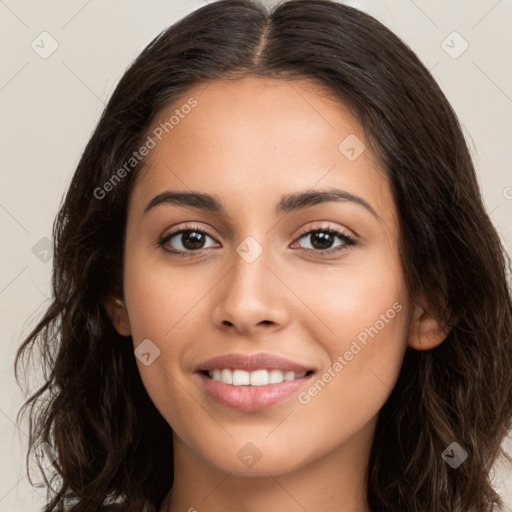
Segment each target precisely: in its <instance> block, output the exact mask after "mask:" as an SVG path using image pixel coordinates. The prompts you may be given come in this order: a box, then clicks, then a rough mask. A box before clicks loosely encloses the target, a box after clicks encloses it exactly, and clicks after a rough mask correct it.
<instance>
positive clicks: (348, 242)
mask: <svg viewBox="0 0 512 512" xmlns="http://www.w3.org/2000/svg"><path fill="white" fill-rule="evenodd" d="M189 231H193V232H195V233H201V234H204V235H208V236H209V237H210V238H212V239H214V240H215V237H214V236H213V235H212V234H211V233H209V232H208V231H207V230H205V229H204V228H199V227H198V226H194V225H191V224H186V225H185V227H181V228H178V229H175V230H174V231H171V232H170V233H168V234H167V235H165V236H164V237H163V238H161V239H160V240H159V242H158V246H159V247H161V248H162V249H163V250H164V251H166V252H168V253H171V254H173V255H176V256H180V257H183V258H188V257H192V256H193V255H194V254H197V253H201V252H202V251H204V250H206V249H197V250H195V251H193V250H187V251H182V250H176V249H167V248H165V244H166V243H167V242H168V241H169V240H171V239H172V238H173V237H175V236H176V235H180V234H182V233H187V232H189ZM318 232H321V233H330V234H333V235H336V236H337V237H339V238H340V239H341V240H342V241H343V242H344V244H342V245H339V246H337V247H334V248H331V249H319V250H315V249H303V250H304V251H306V252H314V253H316V254H321V255H323V256H329V255H332V254H335V253H338V252H340V251H342V250H346V249H347V248H350V247H354V246H356V245H357V242H356V240H355V239H354V238H352V237H351V236H349V235H347V234H346V233H344V232H343V231H340V230H338V229H335V228H333V227H331V226H320V227H316V228H314V229H307V230H303V231H301V232H300V233H299V235H298V236H297V238H296V239H295V242H297V241H299V240H300V239H301V238H304V237H305V236H306V235H311V234H312V233H318ZM295 242H294V243H295Z"/></svg>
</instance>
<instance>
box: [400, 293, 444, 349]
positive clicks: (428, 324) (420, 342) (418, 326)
mask: <svg viewBox="0 0 512 512" xmlns="http://www.w3.org/2000/svg"><path fill="white" fill-rule="evenodd" d="M429 309H430V308H429ZM445 311H446V310H445ZM450 330H451V327H449V326H448V325H447V324H446V322H443V320H442V319H441V320H439V319H436V318H434V317H433V316H432V315H431V314H430V313H428V312H427V310H426V309H425V308H424V307H423V306H421V305H420V304H417V303H416V304H414V310H413V313H412V318H411V323H410V327H409V340H408V343H407V344H408V345H409V346H410V347H411V348H414V349H416V350H430V349H432V348H434V347H437V346H438V345H440V344H441V343H442V342H443V341H444V340H445V339H446V337H447V336H448V334H449V333H450Z"/></svg>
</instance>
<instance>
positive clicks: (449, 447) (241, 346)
mask: <svg viewBox="0 0 512 512" xmlns="http://www.w3.org/2000/svg"><path fill="white" fill-rule="evenodd" d="M54 240H55V248H54V253H55V257H54V269H53V291H54V299H53V302H52V304H51V306H50V307H49V309H48V311H47V312H46V314H45V316H44V317H43V319H42V320H41V321H40V323H39V324H38V325H37V326H36V328H35V329H34V331H33V332H32V333H31V334H30V335H29V337H28V338H27V339H26V340H25V342H24V343H23V345H22V347H21V348H20V349H19V352H18V354H17V359H19V358H20V357H21V356H22V355H23V354H25V353H27V352H29V351H30V350H32V348H33V347H35V346H36V344H38V345H39V347H40V349H41V350H42V351H43V355H44V363H45V365H46V367H47V369H48V370H50V371H49V373H48V380H47V382H46V384H45V386H44V387H42V388H41V389H40V390H38V391H37V392H36V393H35V394H34V395H33V396H32V397H31V398H30V399H29V400H28V401H27V404H26V406H28V405H29V404H31V405H32V408H31V415H32V417H33V428H32V429H31V431H30V435H31V444H30V449H34V448H36V447H37V446H39V445H40V443H41V442H45V443H47V445H45V446H48V447H50V448H51V450H52V453H54V454H55V456H56V459H55V461H54V462H53V468H54V471H55V474H56V475H58V476H59V477H60V479H61V480H62V484H61V485H60V487H59V488H58V492H57V493H55V495H54V496H49V498H50V499H49V503H48V506H47V508H46V510H48V511H51V512H53V511H59V510H65V507H66V506H69V505H72V507H73V508H72V510H74V511H77V512H81V511H90V510H114V508H112V507H117V508H116V509H119V510H126V511H140V510H141V509H143V508H145V510H158V511H160V512H175V511H178V510H190V511H192V510H198V511H201V510H208V511H210V512H214V511H219V510H247V511H259V510H274V509H275V510H277V509H279V510H284V511H292V510H294V511H295V510H322V511H341V510H343V511H344V512H355V511H358V512H360V511H365V512H367V511H372V512H376V511H389V512H391V511H404V510H407V511H436V512H444V511H446V512H448V511H450V512H454V511H462V510H464V511H494V510H500V508H499V507H500V505H502V503H501V500H500V498H499V496H498V495H497V493H496V492H495V491H494V490H493V488H492V485H491V482H490V476H489V475H490V470H491V468H492V465H493V463H494V462H495V461H496V460H497V458H498V456H499V455H500V454H501V449H500V445H501V441H502V440H503V439H504V436H505V435H506V432H507V429H508V427H509V426H510V420H511V417H512V372H511V361H512V357H511V355H512V343H511V339H510V333H511V328H512V305H511V297H510V289H509V287H508V284H507V275H506V272H507V267H506V263H507V256H506V254H505V251H504V250H503V247H502V245H501V243H500V240H499V237H498V235H497V234H496V231H495V229H494V227H493V226H492V223H491V221H490V219H489V217H488V215H487V213H486V211H485V208H484V206H483V204H482V200H481V196H480V192H479V188H478V184H477V180H476V176H475V170H474V167H473V164H472V161H471V158H470V155H469V152H468V149H467V146H466V143H465V141H464V137H463V134H462V132H461V128H460V126H459V123H458V121H457V117H456V115H455V113H454V112H453V110H452V108H451V107H450V105H449V103H448V101H447V100H446V97H445V96H444V94H443V93H442V91H441V90H440V88H439V87H438V85H437V84H436V82H435V80H434V79H433V78H432V76H431V75H430V74H429V72H428V71H427V70H426V69H425V67H424V66H423V65H422V64H421V63H420V61H419V59H418V58H417V57H416V56H415V55H414V53H413V52H412V51H411V50H410V49H409V48H408V47H407V46H406V45H405V44H404V43H403V42H402V41H400V40H399V39H398V38H397V37H396V36H395V35H394V34H392V33H391V32H390V31H389V30H388V29H386V28H385V27H384V26H383V25H382V24H380V23H379V22H378V21H376V20H375V19H373V18H372V17H370V16H368V15H366V14H364V13H362V12H359V11H357V10H355V9H352V8H350V7H347V6H343V5H340V4H338V3H335V2H332V1H329V0H291V1H288V2H284V3H282V4H281V5H279V6H276V7H275V8H273V9H269V8H265V7H263V6H261V5H259V4H258V3H256V2H252V1H250V0H224V1H219V2H214V3H212V4H210V5H208V6H205V7H203V8H201V9H198V10H197V11H195V12H193V13H191V14H190V15H189V16H187V17H185V18H184V19H182V20H181V21H179V22H178V23H176V24H175V25H173V26H172V27H170V28H169V29H167V30H166V31H164V32H162V33H161V34H160V35H159V36H158V37H157V38H156V39H155V40H154V41H153V42H152V43H151V44H150V45H149V46H148V47H147V48H146V49H145V50H144V51H143V52H142V53H141V55H140V56H139V57H138V58H137V60H136V61H135V62H134V63H133V64H132V66H131V67H130V68H129V69H128V70H127V72H126V73H125V75H124V76H123V78H122V79H121V81H120V82H119V84H118V86H117V88H116V90H115V92H114V94H113V95H112V98H111V99H110V101H109V103H108V105H107V107H106V109H105V112H104V114H103V116H102V118H101V120H100V122H99V124H98V126H97V128H96V130H95V132H94V133H93V135H92V137H91V140H90V141H89V143H88V145H87V147H86V148H85V151H84V153H83V156H82V158H81V160H80V162H79V165H78V167H77V169H76V172H75V175H74V177H73V180H72V183H71V185H70V188H69V190H68V192H67V195H66V198H65V201H64V204H63V205H62V208H61V210H60V212H59V215H58V217H57V220H56V224H55V228H54ZM45 397H47V399H48V403H47V404H46V407H43V406H42V405H41V404H40V403H39V401H38V400H42V399H44V398H45ZM115 500H117V501H118V502H120V503H122V504H118V505H108V503H111V502H113V501H115ZM108 507H111V508H108Z"/></svg>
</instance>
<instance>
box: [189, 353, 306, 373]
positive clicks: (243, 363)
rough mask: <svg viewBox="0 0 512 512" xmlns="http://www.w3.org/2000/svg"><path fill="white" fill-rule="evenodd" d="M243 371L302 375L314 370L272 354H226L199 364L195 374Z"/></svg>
mask: <svg viewBox="0 0 512 512" xmlns="http://www.w3.org/2000/svg"><path fill="white" fill-rule="evenodd" d="M224 368H226V369H231V370H245V371H246V372H252V371H254V370H281V371H282V372H295V373H304V372H308V371H314V368H310V367H307V366H304V365H302V364H300V363H297V362H295V361H291V360H289V359H285V358H283V357H280V356H277V355H274V354H247V355H244V354H226V355H222V356H218V357H214V358H212V359H208V360H207V361H204V362H202V363H200V364H199V365H198V367H197V369H196V371H197V372H208V371H213V370H216V369H221V370H222V369H224Z"/></svg>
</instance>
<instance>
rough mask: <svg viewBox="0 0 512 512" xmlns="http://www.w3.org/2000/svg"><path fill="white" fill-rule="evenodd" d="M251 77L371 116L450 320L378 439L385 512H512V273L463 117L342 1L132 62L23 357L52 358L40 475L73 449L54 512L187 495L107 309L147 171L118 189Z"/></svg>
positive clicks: (98, 132)
mask: <svg viewBox="0 0 512 512" xmlns="http://www.w3.org/2000/svg"><path fill="white" fill-rule="evenodd" d="M249 75H258V76H265V77H272V78H280V79H283V80H301V79H307V80H312V81H315V82H316V83H318V84H320V85H321V86H322V88H323V90H324V91H327V94H329V95H330V96H331V97H333V98H335V99H336V100H338V101H340V102H342V103H343V104H344V105H346V106H347V107H348V108H350V109H351V110H352V111H353V112H354V114H355V115H356V117H357V119H358V120H359V121H360V123H361V124H362V126H363V127H364V129H365V131H366V135H367V138H368V140H369V141H370V145H371V149H372V150H373V151H374V153H375V155H377V156H378V158H379V160H380V164H381V166H382V168H383V169H384V170H385V172H386V174H387V176H388V177H389V182H390V184H391V188H392V193H393V197H394V200H395V203H396V206H397V210H398V214H399V229H400V235H401V237H400V254H401V261H402V266H403V269H404V274H405V279H406V283H407V286H408V290H409V293H410V294H411V296H412V298H413V299H414V300H417V298H418V297H419V296H420V295H421V296H424V295H425V296H427V297H428V298H429V301H428V304H423V307H424V308H425V309H426V310H428V311H429V313H430V314H431V315H432V316H435V317H437V318H439V319H441V321H442V322H445V323H447V324H449V325H450V326H451V331H450V333H449V334H448V336H447V338H446V339H445V341H444V342H443V343H441V344H440V345H439V346H438V347H436V348H434V349H432V350H428V351H417V350H413V349H411V348H408V349H407V351H406V354H405V358H404V361H403V366H402V368H401V372H400V375H399V378H398V381H397V383H396V386H395V388H394V389H393V391H392V393H391V395H390V396H389V399H388V400H387V402H386V403H385V405H384V407H383V408H382V410H381V411H380V415H379V420H378V424H377V427H376V432H375V438H374V442H373V445H372V450H371V455H370V462H369V468H368V474H367V477H368V478H367V499H368V503H369V505H370V508H371V509H372V511H373V512H377V511H382V512H404V511H407V512H427V511H428V512H455V511H465V512H471V511H474V512H477V511H478V512H491V511H497V510H502V509H501V508H500V507H501V506H502V502H501V500H500V498H499V496H498V495H497V493H496V492H495V490H494V489H493V487H492V485H491V481H490V472H491V468H492V467H493V465H494V463H495V462H496V461H497V460H498V457H499V456H500V455H503V456H505V457H506V454H505V453H504V452H503V451H502V450H501V442H502V440H503V439H504V436H505V435H506V433H507V431H508V430H509V429H510V427H511V418H512V370H511V366H512V340H511V331H512V304H511V294H510V284H509V283H508V281H507V279H508V275H507V272H508V271H509V268H510V264H509V260H508V257H507V255H506V253H505V251H504V249H503V246H502V244H501V242H500V239H499V237H498V235H497V233H496V230H495V229H494V227H493V225H492V223H491V221H490V219H489V216H488V215H487V213H486V211H485V208H484V206H483V203H482V198H481V195H480V191H479V187H478V183H477V179H476V175H475V169H474V166H473V163H472V161H471V157H470V154H469V151H468V148H467V145H466V142H465V140H464V136H463V133H462V130H461V127H460V125H459V122H458V120H457V116H456V114H455V113H454V111H453V110H452V108H451V106H450V104H449V103H448V101H447V99H446V97H445V96H444V94H443V92H442V91H441V89H440V88H439V86H438V85H437V83H436V81H435V80H434V78H433V77H432V76H431V74H430V73H429V72H428V70H427V69H426V68H425V67H424V66H423V65H422V63H421V62H420V60H419V59H418V58H417V56H416V55H415V54H414V53H413V52H412V51H411V49H410V48H409V47H408V46H407V45H406V44H405V43H403V42H402V41H401V40H400V39H399V38H398V37H397V36H396V35H394V34H393V33H392V32H391V31H389V30H388V29H387V28H386V27H384V26H383V25H382V24H381V23H379V22H378V21H376V20H375V19H374V18H372V17H371V16H368V15H366V14H364V13H362V12H360V11H358V10H356V9H354V8H350V7H348V6H344V5H341V4H338V3H336V2H334V1H331V0H291V1H285V2H282V3H281V4H278V5H277V6H276V7H275V8H272V9H271V8H269V7H265V6H263V5H260V3H258V2H256V1H251V0H223V1H218V2H214V3H211V4H209V5H207V6H204V7H202V8H200V9H198V10H196V11H194V12H192V13H191V14H189V15H188V16H186V17H185V18H183V19H181V20H180V21H179V22H177V23H176V24H174V25H173V26H171V27H170V28H168V29H167V30H165V31H163V32H162V33H161V34H160V35H159V36H158V37H156V38H155V39H154V40H153V41H152V42H151V43H150V44H149V45H148V47H147V48H146V49H145V50H144V51H143V52H142V53H141V54H140V55H139V56H138V58H137V59H136V60H135V61H134V63H133V64H132V65H131V66H130V67H129V69H128V70H127V71H126V73H125V74H124V76H123V77H122V78H121V80H120V82H119V84H118V86H117V88H116V89H115V91H114V93H113V95H112V97H111V98H110V100H109V102H108V104H107V106H106V108H105V111H104V113H103V115H102V117H101V119H100V121H99V122H98V125H97V127H96V129H95V131H94V133H93V134H92V136H91V138H90V140H89V142H88V144H87V146H86V148H85V150H84V152H83V155H82V157H81V160H80V162H79V164H78V166H77V168H76V171H75V174H74V176H73V179H72V182H71V184H70V186H69V189H68V191H67V194H66V196H65V199H64V202H63V204H62V205H61V208H60V211H59V213H58V216H57V218H56V220H55V224H54V228H53V240H54V261H53V275H52V289H53V297H52V302H51V304H50V306H49V307H48V309H47V311H46V313H45V314H44V316H43V317H42V319H41V320H40V321H39V323H38V324H37V325H36V327H35V328H34V329H33V330H32V332H31V333H30V334H29V336H28V337H27V338H26V339H25V340H24V342H23V344H22V345H21V346H20V348H19V349H18V352H17V354H16V361H15V372H16V378H18V369H19V368H18V366H19V363H20V362H21V361H20V359H22V358H23V356H26V355H28V354H30V353H32V352H33V351H35V349H36V348H37V350H38V351H39V352H40V353H41V354H42V356H41V361H40V364H42V365H43V368H44V369H45V376H46V382H45V383H44V385H43V386H41V387H40V388H39V389H38V390H37V391H36V392H34V393H33V394H32V396H30V398H29V399H28V400H27V401H26V402H25V404H23V407H22V408H21V409H20V411H19V413H18V416H19V415H20V414H21V413H22V412H25V410H26V409H27V408H28V407H30V408H29V413H30V443H29V449H28V453H27V466H28V463H29V457H30V453H31V451H34V450H35V449H36V448H37V447H38V446H39V445H40V444H41V443H43V442H46V443H48V445H50V446H51V447H52V449H53V451H54V452H55V454H56V455H57V458H56V460H55V461H54V462H53V464H52V466H51V467H50V468H49V469H47V470H45V472H43V475H44V479H45V482H46V484H47V485H48V484H49V481H48V479H47V475H46V472H49V473H50V476H51V482H57V483H58V485H57V488H56V489H55V491H53V490H51V486H50V485H48V501H49V502H48V505H47V511H48V512H54V511H55V512H60V511H63V510H65V504H73V505H74V509H73V510H76V511H77V512H83V511H87V512H90V511H91V510H95V511H96V510H103V504H104V503H106V502H107V500H108V499H115V498H121V499H123V500H124V501H125V503H126V504H125V509H126V510H127V511H129V512H131V511H137V512H140V510H141V509H142V508H143V506H145V505H152V506H154V507H156V508H158V507H160V505H161V503H162V500H163V498H164V497H165V495H166V494H167V492H168V491H169V489H170V487H171V486H172V483H173V478H174V475H173V466H172V449H173V448H172V438H171V429H170V426H169V425H168V424H167V422H166V421H165V420H164V419H163V417H162V416H161V415H160V413H159V412H158V411H157V409H156V408H155V406H154V405H153V404H152V402H151V400H150V398H149V396H148V394H147V393H146V390H145V388H144V386H143V383H142V381H141V378H140V376H139V372H138V369H137V365H136V363H135V359H134V353H133V346H130V344H129V343H126V339H125V338H123V337H122V336H120V335H119V334H117V332H116V331H115V330H114V328H113V327H112V324H111V322H110V319H109V318H108V316H107V313H106V311H105V308H104V306H103V305H102V304H103V301H104V299H105V297H107V296H109V294H111V293H112V292H113V291H114V290H117V291H119V290H122V268H123V246H124V230H125V226H126V209H127V200H128V197H129V192H130V184H133V180H134V177H135V176H136V175H137V170H138V169H139V168H140V166H141V165H142V164H139V165H136V166H134V168H133V169H130V172H125V173H122V179H120V180H118V182H116V183H115V186H112V187H109V190H108V192H106V193H103V192H105V189H104V188H103V189H102V187H103V186H104V184H105V183H107V182H108V181H109V180H111V179H112V176H113V175H114V173H116V171H117V170H118V169H120V168H122V167H123V165H125V164H126V162H128V161H129V160H130V158H131V157H132V156H133V153H134V151H137V149H138V148H140V146H141V142H142V141H143V140H144V138H145V137H147V130H148V129H149V127H150V125H151V122H152V120H153V119H154V118H155V116H156V114H157V113H158V112H160V111H161V109H162V108H164V107H165V106H167V105H169V104H170V103H171V102H173V101H174V100H175V99H176V98H178V97H183V95H184V94H185V93H186V91H187V89H188V88H189V87H191V86H193V85H195V84H198V83H202V82H204V83H206V82H207V81H211V80H215V79H220V78H233V79H236V78H241V77H244V76H249ZM125 169H126V168H125ZM100 189H101V190H103V192H101V190H100ZM99 190H100V192H98V191H99ZM24 370H25V372H27V373H28V371H29V370H28V369H27V367H26V366H24ZM453 442H456V443H458V444H459V445H460V446H461V447H462V448H464V450H465V451H466V452H467V453H468V458H467V459H466V460H465V461H464V462H463V463H462V464H461V465H460V466H459V467H457V468H456V469H454V468H452V467H451V466H450V465H449V464H447V463H446V462H445V460H444V459H443V457H442V453H443V451H444V450H445V449H446V448H447V447H449V446H450V445H451V443H453ZM507 460H508V461H510V459H509V458H507ZM41 469H43V468H41ZM31 481H32V480H31Z"/></svg>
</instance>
